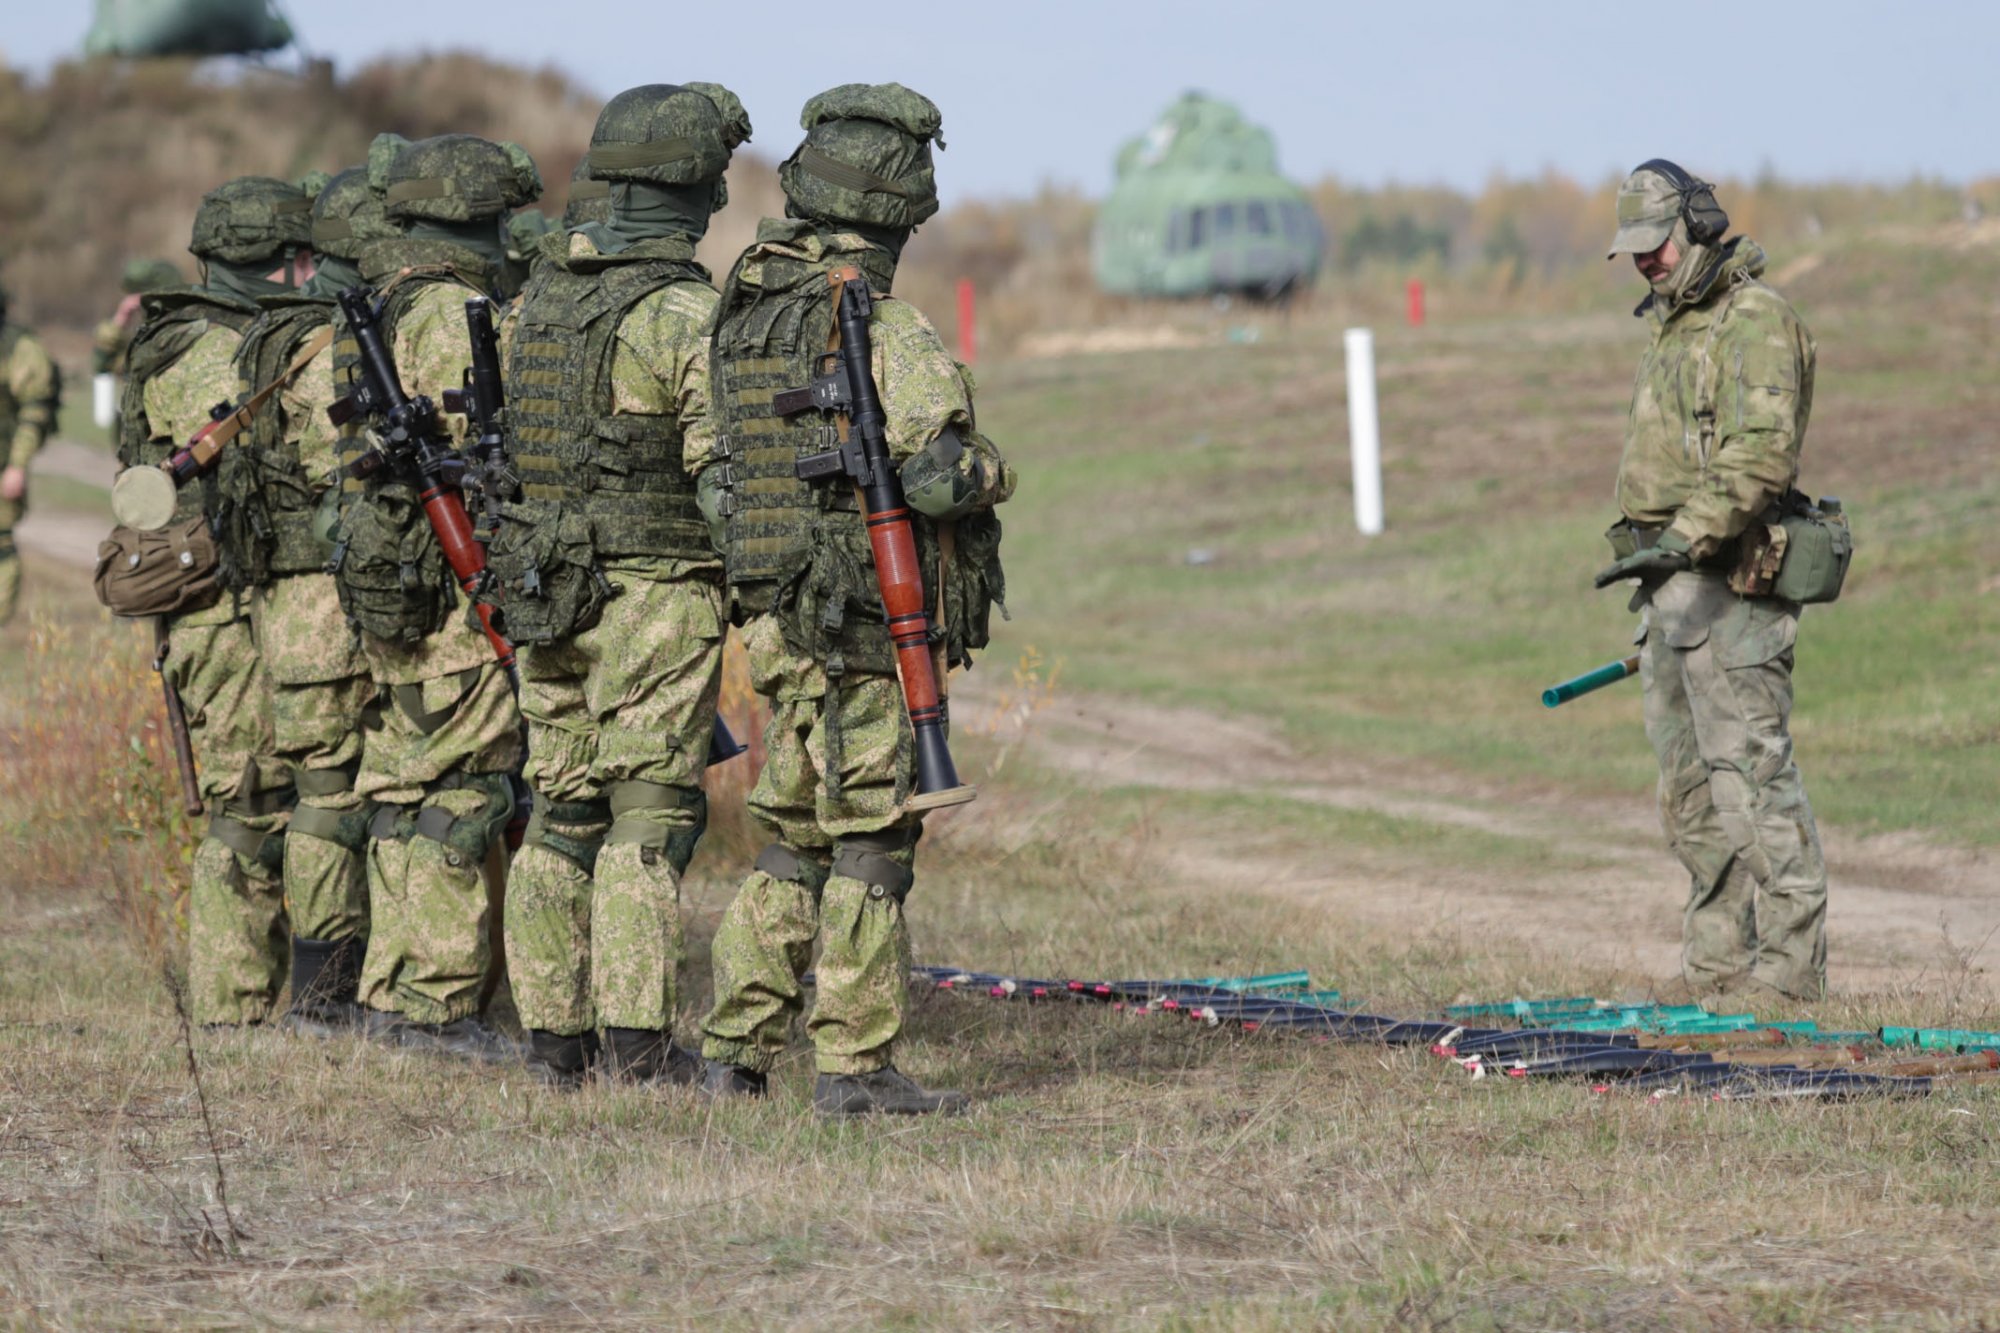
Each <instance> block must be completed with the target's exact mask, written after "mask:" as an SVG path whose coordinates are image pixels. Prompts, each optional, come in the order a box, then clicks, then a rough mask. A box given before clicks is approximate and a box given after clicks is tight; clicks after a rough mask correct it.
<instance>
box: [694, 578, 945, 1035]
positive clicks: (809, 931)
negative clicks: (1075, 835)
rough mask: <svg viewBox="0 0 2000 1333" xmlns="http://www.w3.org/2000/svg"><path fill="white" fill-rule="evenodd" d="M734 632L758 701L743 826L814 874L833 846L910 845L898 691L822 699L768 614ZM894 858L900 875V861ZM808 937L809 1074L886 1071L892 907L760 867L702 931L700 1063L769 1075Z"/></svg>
mask: <svg viewBox="0 0 2000 1333" xmlns="http://www.w3.org/2000/svg"><path fill="white" fill-rule="evenodd" d="M741 632H742V636H743V647H744V651H745V653H746V654H747V656H748V660H749V667H750V679H751V684H752V685H753V686H755V688H756V690H757V693H759V694H761V695H763V696H764V697H765V698H766V699H768V700H770V701H771V720H770V723H769V724H768V725H767V726H766V727H765V728H764V745H765V758H764V769H763V772H762V773H761V774H759V775H758V778H757V785H756V787H755V788H753V789H752V790H751V792H750V799H749V806H750V813H751V814H752V815H753V816H754V817H755V818H756V820H757V822H758V823H759V824H761V825H762V826H763V827H764V828H766V829H767V830H769V831H770V833H771V834H772V836H773V838H774V839H775V840H776V841H777V842H778V843H781V844H782V845H783V846H785V847H786V848H789V849H790V850H792V851H793V852H796V853H798V854H800V855H802V856H804V857H805V858H806V859H808V860H809V861H811V862H813V863H815V864H816V865H818V866H820V867H821V868H825V867H826V866H827V865H829V864H830V862H831V861H832V858H833V853H834V844H835V842H836V840H837V839H840V838H842V837H846V836H850V835H854V834H867V833H880V832H882V831H884V830H898V831H901V832H904V833H906V834H907V835H908V836H909V837H910V838H912V839H914V837H915V836H916V834H917V832H918V830H919V828H920V826H921V816H919V815H914V814H911V813H908V812H907V811H905V810H903V808H902V807H903V803H904V801H906V800H907V799H908V798H909V795H910V792H911V790H912V789H913V788H914V786H915V778H916V774H915V762H916V761H915V757H914V751H913V743H912V740H911V734H910V723H909V716H908V714H907V713H906V712H905V711H904V705H903V691H902V685H901V683H900V682H899V681H898V680H897V679H896V678H895V677H894V676H890V675H874V674H866V675H860V674H857V675H848V676H845V677H843V678H842V680H841V682H840V688H839V690H838V691H837V692H834V693H831V694H830V692H829V688H828V683H827V677H826V672H825V670H824V669H823V667H822V666H821V664H820V663H818V662H817V661H814V660H813V659H811V658H809V657H803V656H801V655H799V654H798V653H796V652H794V651H793V650H791V649H790V648H788V647H787V646H786V644H785V635H784V631H783V628H782V627H781V626H780V625H779V624H778V622H777V619H776V618H775V617H773V616H768V615H764V616H756V617H753V618H752V619H751V620H750V621H749V622H748V623H746V624H745V625H743V626H742V630H741ZM831 718H837V726H836V725H833V724H832V722H831V720H830V719H831ZM836 774H837V780H833V779H834V777H835V775H836ZM894 859H896V860H897V861H898V862H899V863H900V864H902V865H904V866H909V865H911V864H912V863H913V860H914V857H913V852H912V851H909V850H906V851H903V852H900V853H897V854H896V855H895V858H894ZM815 938H818V939H819V940H821V941H822V947H821V951H820V958H819V963H818V966H817V969H816V971H817V983H818V984H817V988H816V992H815V996H814V1003H813V1011H812V1015H811V1017H810V1018H809V1019H808V1020H807V1023H806V1030H807V1032H808V1033H809V1035H810V1036H811V1038H812V1041H813V1047H814V1052H815V1056H816V1060H817V1063H818V1068H819V1071H820V1072H821V1073H823V1074H866V1073H872V1072H874V1071H875V1070H877V1069H881V1068H883V1067H884V1066H886V1065H887V1064H889V1062H890V1058H891V1048H892V1046H893V1044H894V1042H895V1039H896V1035H897V1034H898V1033H899V1032H901V1031H902V1027H903V1016H904V1012H905V1010H906V1007H907V1003H908V1001H907V995H906V983H907V980H908V977H909V966H910V957H911V951H910V943H909V933H908V928H907V927H906V925H905V924H904V919H903V907H902V904H900V903H899V902H897V900H896V899H895V898H894V897H893V896H881V895H874V894H871V893H870V891H869V886H868V885H866V884H864V883H862V882H861V881H860V880H857V879H851V878H848V877H847V876H844V875H833V876H831V877H829V878H828V879H827V880H826V883H825V887H824V890H823V891H821V892H817V893H816V892H814V891H813V889H811V888H810V887H808V886H806V885H801V884H797V883H794V882H792V881H789V880H783V879H778V878H775V877H774V876H773V875H771V874H769V873H767V872H766V871H764V870H755V871H752V872H751V874H750V876H749V878H747V879H746V880H744V881H743V885H742V887H741V888H740V889H738V890H737V893H736V897H735V899H734V900H733V901H732V902H731V903H730V905H729V910H728V912H727V913H726V914H725V915H724V916H723V919H722V924H721V925H720V926H719V927H718V928H717V930H716V934H715V941H714V944H713V945H712V954H713V957H714V960H715V996H716V999H715V1006H714V1008H713V1009H711V1010H710V1011H709V1014H708V1016H707V1017H706V1018H705V1019H703V1020H702V1032H703V1035H704V1040H703V1042H702V1054H703V1055H704V1056H705V1057H706V1058H708V1059H710V1060H716V1061H721V1062H723V1063H727V1064H734V1065H741V1066H743V1067H745V1068H748V1069H756V1070H760V1071H763V1070H769V1069H770V1068H771V1065H772V1062H773V1061H775V1060H776V1059H777V1057H778V1055H779V1054H780V1053H781V1052H782V1051H783V1050H784V1048H785V1038H786V1033H787V1031H788V1029H789V1028H790V1026H791V1020H792V1017H793V1016H794V1015H795V1014H797V1013H799V1012H800V1011H801V1009H802V1008H803V1007H804V999H803V994H802V987H801V985H800V982H799V978H800V977H802V976H803V975H804V974H805V970H806V968H807V967H808V966H809V965H811V963H812V948H813V941H814V939H815Z"/></svg>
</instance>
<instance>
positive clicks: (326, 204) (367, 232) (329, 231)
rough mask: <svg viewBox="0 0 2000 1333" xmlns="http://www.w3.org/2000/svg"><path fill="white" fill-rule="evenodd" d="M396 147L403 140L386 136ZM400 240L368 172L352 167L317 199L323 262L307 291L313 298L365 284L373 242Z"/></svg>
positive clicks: (317, 251)
mask: <svg viewBox="0 0 2000 1333" xmlns="http://www.w3.org/2000/svg"><path fill="white" fill-rule="evenodd" d="M383 137H384V138H393V139H395V141H396V142H397V143H399V144H400V143H402V142H404V141H403V140H402V138H401V137H400V136H394V135H385V136H383ZM398 235H401V232H400V231H398V229H397V228H396V226H395V224H393V223H391V222H390V221H389V218H388V214H387V213H386V212H384V211H383V207H382V200H381V198H380V196H378V195H377V194H376V193H375V191H373V190H372V189H370V188H369V187H368V168H367V167H365V166H364V167H349V168H348V169H347V170H345V171H343V172H341V173H340V174H339V175H337V176H335V177H334V178H333V179H332V180H330V181H328V182H327V184H326V188H325V189H323V190H321V191H320V192H319V195H318V197H317V198H315V199H314V200H313V209H312V245H313V253H314V255H315V256H317V257H318V260H319V271H318V272H316V273H314V274H313V279H312V281H311V282H309V283H307V284H306V287H305V290H306V291H307V292H308V293H310V294H311V295H313V296H337V295H339V294H340V293H341V292H343V291H345V290H346V289H347V288H349V287H357V286H359V285H360V284H361V266H360V264H359V263H357V262H356V261H358V260H359V259H360V258H361V251H362V248H363V247H364V246H366V245H367V244H368V243H369V242H371V241H379V240H386V239H388V238H389V237H392V236H398Z"/></svg>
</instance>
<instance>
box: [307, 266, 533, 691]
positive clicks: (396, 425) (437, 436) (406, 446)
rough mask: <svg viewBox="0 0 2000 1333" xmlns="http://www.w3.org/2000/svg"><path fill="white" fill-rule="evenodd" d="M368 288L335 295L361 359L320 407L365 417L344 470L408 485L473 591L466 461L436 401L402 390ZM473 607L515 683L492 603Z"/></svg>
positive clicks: (474, 551) (341, 416)
mask: <svg viewBox="0 0 2000 1333" xmlns="http://www.w3.org/2000/svg"><path fill="white" fill-rule="evenodd" d="M374 295H375V293H374V292H373V291H372V290H370V289H369V288H367V287H350V288H348V289H347V290H346V291H344V292H342V293H341V294H340V312H341V314H342V315H343V316H345V317H346V319H347V327H348V329H349V331H351V332H352V333H353V334H354V340H355V342H356V343H357V344H359V346H360V348H361V361H360V365H359V366H358V368H357V370H356V376H357V378H356V381H355V385H354V388H353V390H352V391H351V392H350V393H349V394H348V395H347V397H345V398H342V399H341V400H340V401H339V402H337V403H335V404H334V405H333V406H331V407H329V408H327V410H326V414H327V416H328V418H330V419H331V420H332V422H333V424H334V425H336V426H344V425H346V424H347V423H348V422H349V421H352V420H354V419H355V418H357V417H360V418H365V419H366V420H367V421H368V423H369V426H370V428H371V435H372V439H373V443H372V445H371V447H370V448H369V450H368V451H367V452H366V453H364V454H362V455H361V456H360V457H359V458H357V459H355V460H354V461H353V462H352V463H349V464H348V465H347V472H348V474H349V475H351V476H354V477H357V478H366V477H371V476H374V475H375V474H376V473H378V472H383V471H387V472H388V473H389V474H390V475H391V476H393V477H395V478H397V479H398V480H400V481H404V482H406V483H408V484H409V485H411V486H413V487H415V488H416V491H417V502H418V503H419V504H421V505H422V506H423V509H424V516H425V517H426V518H428V519H429V520H430V523H431V531H432V532H434V533H436V534H437V539H438V545H439V546H441V547H443V548H444V558H445V561H446V563H448V564H449V565H450V566H451V572H452V575H453V576H454V577H455V578H457V580H458V586H459V587H461V588H463V589H464V590H465V594H466V596H467V597H468V598H472V597H473V594H474V593H476V592H477V591H478V590H479V588H480V587H481V585H482V584H483V583H484V582H485V579H486V548H485V547H484V546H481V545H480V544H479V538H478V536H477V535H476V534H475V533H474V532H473V530H472V519H471V518H470V517H469V516H468V515H467V514H466V512H465V497H464V495H463V494H461V487H462V485H463V482H464V478H465V460H464V459H463V458H462V457H461V456H460V455H459V453H458V451H457V450H456V449H454V448H453V447H452V444H451V440H450V437H449V436H447V435H446V434H445V431H444V427H443V424H442V423H441V422H440V421H439V420H438V409H437V404H436V403H433V402H432V401H431V400H430V398H429V397H428V396H427V395H424V394H418V395H417V396H416V397H414V398H412V397H411V396H410V395H408V394H406V393H404V392H403V382H402V379H401V378H400V377H399V376H398V375H397V373H396V362H395V359H394V358H393V357H391V356H390V355H389V349H388V346H387V345H386V344H385V343H384V342H383V341H382V327H381V323H380V321H379V319H378V317H377V315H376V311H375V305H374ZM473 610H474V611H476V612H477V613H478V615H479V624H480V627H481V628H482V629H484V630H485V631H486V638H487V641H488V642H489V643H491V644H492V645H493V655H494V657H496V658H498V659H499V662H500V665H501V666H502V667H504V668H505V669H506V672H507V677H508V679H509V680H511V681H513V682H514V684H515V687H516V689H518V688H519V686H520V675H519V673H518V672H517V671H516V670H515V667H514V645H512V644H510V643H508V642H507V639H506V636H504V635H503V634H501V633H500V631H499V629H498V628H497V627H496V626H495V625H494V624H493V608H492V607H490V606H486V605H484V604H482V603H480V602H479V601H477V600H476V599H475V600H474V601H473Z"/></svg>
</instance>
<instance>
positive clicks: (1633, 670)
mask: <svg viewBox="0 0 2000 1333" xmlns="http://www.w3.org/2000/svg"><path fill="white" fill-rule="evenodd" d="M1638 674H1639V655H1638V654H1637V653H1634V654H1632V655H1631V656H1630V657H1628V658H1625V659H1624V660H1623V661H1619V662H1607V663H1605V664H1604V665H1603V666H1601V667H1598V668H1597V669H1596V670H1595V671H1586V672H1584V673H1583V674H1582V675H1581V676H1573V677H1571V678H1570V679H1568V680H1566V681H1563V682H1562V683H1561V684H1559V685H1551V686H1549V687H1548V688H1547V689H1546V690H1543V691H1542V707H1544V708H1554V707H1556V706H1558V705H1560V704H1566V703H1568V702H1569V701H1570V700H1571V699H1577V698H1581V697H1582V696H1584V695H1586V694H1589V693H1590V692H1591V691H1592V690H1601V689H1603V688H1604V687H1605V686H1606V685H1616V684H1617V683H1618V682H1619V681H1621V680H1624V679H1625V678H1626V677H1628V676H1636V675H1638Z"/></svg>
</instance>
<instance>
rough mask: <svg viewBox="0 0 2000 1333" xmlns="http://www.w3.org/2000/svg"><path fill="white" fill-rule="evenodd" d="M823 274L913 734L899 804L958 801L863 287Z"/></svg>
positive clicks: (850, 277)
mask: <svg viewBox="0 0 2000 1333" xmlns="http://www.w3.org/2000/svg"><path fill="white" fill-rule="evenodd" d="M828 278H829V280H830V281H831V283H832V285H833V291H834V308H835V320H836V324H837V327H838V328H839V330H840V345H841V349H842V350H841V358H842V360H843V361H844V362H845V363H846V366H847V388H848V394H849V402H848V422H847V424H848V428H849V429H850V430H852V431H853V432H854V433H856V434H858V435H859V436H860V437H861V447H862V452H863V455H864V457H865V458H866V461H867V470H868V474H869V475H868V479H867V480H866V481H865V482H864V483H863V484H862V485H861V486H860V488H859V489H860V492H861V507H862V512H863V513H864V514H865V515H866V517H867V523H868V547H869V550H870V551H871V552H873V554H874V556H875V578H876V581H877V583H878V584H879V585H880V587H881V591H882V609H883V611H884V612H886V613H887V616H888V622H889V640H890V642H891V643H892V644H893V645H894V646H895V651H896V674H897V675H898V676H899V677H900V678H901V679H902V682H903V704H904V706H905V707H906V708H907V709H908V710H909V714H910V729H911V731H912V732H913V733H914V739H915V741H916V766H917V789H916V791H915V792H914V793H912V795H911V796H910V798H909V800H908V801H906V802H905V805H906V807H907V808H908V809H911V810H934V809H937V808H939V807H941V806H947V805H963V804H964V803H965V802H967V801H970V800H972V799H973V798H974V797H975V796H977V795H978V794H979V789H978V788H976V787H972V786H968V785H966V784H964V783H961V782H960V781H959V780H958V769H957V767H956V766H955V765H954V764H953V763H952V759H951V750H950V747H949V746H948V745H947V744H946V741H945V732H944V702H943V697H942V695H941V693H940V691H939V689H938V676H937V666H936V659H935V658H933V657H932V655H931V625H930V617H929V616H928V615H927V614H926V612H925V610H924V572H923V565H922V564H921V563H920V562H919V561H918V559H917V540H916V534H915V532H914V531H913V530H912V528H911V524H910V510H909V506H908V505H907V504H905V503H904V500H903V488H902V485H901V480H900V478H899V477H898V476H897V473H896V469H895V464H894V463H893V462H892V461H891V460H890V458H889V449H888V440H887V433H886V429H885V428H886V425H887V417H886V415H885V413H884V412H883V410H882V401H881V397H880V395H879V394H878V393H877V392H876V388H875V381H874V374H873V367H872V365H871V364H870V363H871V361H872V356H871V352H872V345H871V343H872V340H871V337H870V331H869V327H868V311H869V304H868V289H867V287H866V285H865V280H864V279H863V278H862V277H861V275H860V274H859V273H858V272H856V271H855V270H854V269H853V268H837V269H835V270H834V271H833V272H832V273H831V274H829V275H828Z"/></svg>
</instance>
